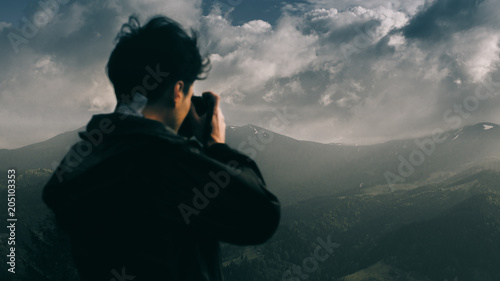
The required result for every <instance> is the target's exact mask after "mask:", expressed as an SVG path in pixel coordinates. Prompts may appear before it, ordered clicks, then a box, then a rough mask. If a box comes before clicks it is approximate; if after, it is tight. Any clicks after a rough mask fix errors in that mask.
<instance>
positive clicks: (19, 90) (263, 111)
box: [0, 0, 500, 148]
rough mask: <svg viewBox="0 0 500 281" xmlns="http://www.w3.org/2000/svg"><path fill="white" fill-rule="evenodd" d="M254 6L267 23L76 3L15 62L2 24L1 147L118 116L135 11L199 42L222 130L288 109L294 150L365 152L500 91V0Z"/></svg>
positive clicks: (158, 4)
mask: <svg viewBox="0 0 500 281" xmlns="http://www.w3.org/2000/svg"><path fill="white" fill-rule="evenodd" d="M262 1H263V2H266V12H263V11H260V10H259V9H248V7H249V5H252V3H253V2H250V1H243V2H241V3H239V4H238V5H234V6H232V7H229V8H228V7H225V8H224V7H223V8H224V9H211V6H210V5H212V4H214V2H215V1H205V2H203V3H202V1H201V0H189V1H174V0H171V1H165V0H162V1H160V0H150V1H132V0H128V1H98V0H93V1H71V2H69V3H68V4H67V5H62V6H61V7H60V9H59V11H58V13H57V15H56V16H55V17H53V18H52V19H51V20H50V21H49V22H47V23H46V24H45V25H43V27H41V28H39V30H38V31H37V32H36V34H35V35H34V36H32V37H31V38H29V40H28V42H27V43H22V44H21V45H20V48H19V49H20V51H19V53H18V54H16V53H15V52H14V50H13V48H12V45H11V43H10V42H9V40H8V37H7V35H8V34H9V33H16V34H22V30H21V29H22V27H23V21H22V20H21V19H20V21H19V23H20V25H16V23H13V24H8V23H0V35H1V36H2V38H3V39H2V40H0V48H1V50H3V52H1V53H0V61H2V65H3V66H4V67H3V68H2V69H0V102H1V103H2V107H1V108H0V118H1V119H0V126H1V128H2V131H5V132H7V133H6V134H2V135H1V136H0V147H7V148H12V147H18V146H21V145H26V144H30V143H33V142H35V141H40V140H43V139H46V138H48V137H50V136H53V135H56V134H57V133H60V132H62V131H67V130H72V129H75V128H78V127H80V126H82V125H84V124H85V123H86V122H87V121H88V119H89V118H90V116H91V115H92V114H96V113H100V112H109V111H111V110H112V109H113V107H114V104H115V98H114V94H113V91H112V88H111V86H110V84H109V82H108V81H107V78H106V76H105V73H104V66H105V64H106V62H107V59H108V56H109V54H110V52H111V50H112V48H113V39H114V37H115V36H116V33H117V31H118V29H119V27H120V25H121V24H122V23H124V22H125V21H126V20H127V17H128V16H129V15H130V14H131V13H133V12H136V13H138V14H139V15H140V16H141V19H142V20H143V21H144V20H145V19H146V18H147V17H149V16H152V15H155V14H165V15H167V16H171V17H173V18H174V19H175V20H178V21H179V22H181V24H183V25H184V26H185V27H186V28H189V27H193V28H195V29H196V30H198V31H199V35H200V47H201V49H202V52H203V53H205V54H207V55H208V56H210V59H211V61H212V70H211V72H210V73H209V78H208V79H207V80H205V81H198V82H196V84H195V92H196V93H197V94H200V93H201V92H203V91H205V90H212V91H214V92H216V93H219V94H221V96H222V98H223V103H222V107H223V111H224V113H225V116H226V120H227V122H228V123H230V124H231V125H244V124H248V123H253V124H256V125H260V126H262V127H266V128H269V129H271V128H272V125H271V121H272V120H273V118H275V116H276V110H286V111H287V112H288V113H289V114H291V115H293V116H294V118H291V120H289V122H287V123H286V126H283V127H282V128H281V129H280V131H279V132H280V133H283V134H286V135H289V136H292V137H295V138H298V139H307V140H313V141H321V142H332V141H334V140H342V141H343V142H346V143H359V144H367V143H374V142H382V141H386V140H390V139H395V138H407V137H417V136H422V135H425V134H429V133H430V132H431V131H432V130H433V129H434V128H436V127H439V128H443V129H449V128H450V125H451V124H450V123H449V122H447V121H446V120H445V118H444V117H443V114H444V113H445V112H447V111H448V110H450V108H451V109H453V108H454V105H458V104H462V105H463V103H464V100H466V99H467V98H468V97H469V96H471V94H473V93H474V92H475V89H476V88H477V87H478V85H481V83H483V82H484V81H486V80H487V79H493V80H494V81H500V75H499V73H500V71H499V64H500V61H499V51H500V50H499V40H500V36H499V35H497V34H499V30H500V24H499V19H498V17H497V14H498V12H499V10H500V3H499V2H498V1H475V0H469V1H466V0H456V1H451V0H434V1H424V0H420V1H402V0H390V1H381V0H366V1H365V0H364V1H361V0H355V1H347V0H340V1H326V0H309V1H287V2H286V3H282V2H280V1H277V0H276V1H267V0H266V1H264V0H262ZM202 4H203V5H202ZM39 10H40V8H39V7H38V6H36V5H35V6H32V7H30V8H29V9H27V12H26V15H25V16H26V18H27V19H29V20H31V21H33V18H34V15H35V14H36V13H37V12H38V11H39ZM498 106H500V100H499V98H498V97H495V98H491V99H489V100H487V101H481V102H480V104H479V105H478V109H477V110H475V111H474V112H470V116H469V117H467V118H463V122H462V125H466V124H471V123H475V122H481V121H491V122H497V123H500V115H499V114H498V112H497V111H498V110H497V108H498ZM285 108H286V109H285ZM9 120H15V122H12V121H9Z"/></svg>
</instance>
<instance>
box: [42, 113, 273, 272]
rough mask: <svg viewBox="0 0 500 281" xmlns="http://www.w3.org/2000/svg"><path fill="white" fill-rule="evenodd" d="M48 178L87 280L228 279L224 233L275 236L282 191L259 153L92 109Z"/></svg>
mask: <svg viewBox="0 0 500 281" xmlns="http://www.w3.org/2000/svg"><path fill="white" fill-rule="evenodd" d="M80 137H81V138H82V140H81V141H80V142H78V143H77V144H75V145H74V146H73V147H72V148H71V149H70V150H69V151H68V154H67V155H66V157H65V158H64V159H63V160H62V161H61V164H60V166H59V167H58V168H57V169H56V170H55V172H54V174H53V175H52V177H51V179H50V180H49V182H48V183H47V185H46V186H45V187H44V190H43V199H44V201H45V203H46V204H47V205H48V206H49V207H50V208H51V209H52V210H53V212H54V214H55V217H56V220H57V222H58V224H59V225H60V226H61V227H62V228H63V229H64V230H65V231H67V232H68V234H69V236H70V238H71V244H72V253H73V257H74V259H75V263H76V265H77V267H78V271H79V273H80V275H81V277H82V280H83V281H86V280H89V281H99V280H103V281H104V280H105V281H110V280H134V281H139V280H155V281H159V280H170V281H181V280H196V281H204V280H223V278H222V274H221V262H220V256H219V241H223V242H228V243H233V244H238V245H251V244H260V243H263V242H265V241H266V240H268V239H269V238H270V237H271V236H272V235H273V233H274V232H275V230H276V228H277V226H278V224H279V219H280V204H279V201H278V199H277V198H276V197H275V196H274V195H273V194H272V193H270V192H269V191H268V190H267V189H266V188H265V183H264V180H263V178H262V175H261V173H260V171H259V169H258V168H257V166H256V164H255V163H254V161H252V160H251V159H250V158H248V157H247V156H245V155H243V154H241V153H239V152H237V151H236V150H233V149H231V148H229V147H228V146H227V145H225V144H214V145H212V146H210V147H208V148H206V149H204V148H202V147H201V146H200V145H198V143H197V142H196V141H194V140H187V139H186V138H184V137H181V136H178V135H177V134H175V132H173V131H171V130H169V129H168V128H167V127H165V126H164V125H163V124H162V123H160V122H158V121H154V120H150V119H146V118H141V117H134V116H128V115H121V114H118V113H112V114H102V115H95V116H94V117H93V118H92V119H91V121H90V122H89V124H88V125H87V129H86V131H85V132H80Z"/></svg>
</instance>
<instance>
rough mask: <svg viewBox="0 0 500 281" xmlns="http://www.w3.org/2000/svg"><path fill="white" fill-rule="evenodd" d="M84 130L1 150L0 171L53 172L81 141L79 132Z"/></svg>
mask: <svg viewBox="0 0 500 281" xmlns="http://www.w3.org/2000/svg"><path fill="white" fill-rule="evenodd" d="M82 130H85V127H82V128H79V129H77V130H74V131H70V132H65V133H62V134H59V135H57V136H55V137H53V138H50V139H48V140H46V141H42V142H39V143H35V144H31V145H27V146H24V147H21V148H17V149H1V150H0V159H1V161H0V170H6V169H9V168H16V169H19V170H22V171H25V170H29V169H39V168H43V169H52V170H53V169H55V167H54V165H56V163H58V162H59V161H61V159H62V158H63V157H64V155H65V154H66V152H67V151H68V150H69V148H70V147H71V145H73V144H74V143H76V142H77V141H78V140H79V137H78V132H79V131H82ZM56 167H57V166H56Z"/></svg>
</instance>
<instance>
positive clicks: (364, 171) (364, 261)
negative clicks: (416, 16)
mask: <svg viewBox="0 0 500 281" xmlns="http://www.w3.org/2000/svg"><path fill="white" fill-rule="evenodd" d="M82 129H83V128H80V129H78V130H75V131H72V132H67V133H64V134H61V135H58V136H56V137H54V138H51V139H49V140H47V141H44V142H41V143H37V144H33V145H29V146H26V147H22V148H19V149H14V150H0V157H1V158H0V159H2V161H1V163H0V166H2V168H4V167H14V168H16V169H17V173H16V174H17V176H16V180H17V183H18V187H17V188H16V198H18V199H19V200H17V201H16V204H17V205H16V208H18V209H19V210H22V212H21V211H19V212H18V219H19V222H20V223H19V227H18V229H17V230H16V238H17V239H18V240H17V241H20V245H19V246H18V249H19V253H20V256H22V257H23V258H24V259H23V260H22V262H20V264H19V268H18V269H19V271H20V272H23V273H24V276H30V277H29V278H27V277H26V278H25V279H23V277H24V276H23V277H18V280H33V279H37V280H38V279H40V278H42V277H40V276H45V277H43V278H46V276H51V278H50V280H66V279H67V278H66V279H65V277H64V276H74V274H75V272H74V270H72V268H74V267H73V265H71V263H70V261H71V257H70V256H69V255H67V254H65V253H67V247H68V246H67V241H66V242H64V241H65V240H64V238H63V237H64V235H62V234H61V233H59V232H58V230H57V229H55V228H54V226H53V218H51V216H50V215H49V212H48V210H47V208H46V206H45V205H44V204H43V202H42V201H41V189H42V187H43V185H44V184H45V182H46V181H47V180H48V178H49V177H50V175H51V173H52V171H51V169H53V166H52V165H53V163H54V162H57V161H59V160H60V159H62V157H63V156H64V154H65V153H66V149H67V148H68V147H69V146H71V145H72V144H74V143H75V142H76V141H77V140H78V137H77V132H78V131H81V130H82ZM226 137H227V142H228V143H229V144H230V145H231V146H232V147H234V148H236V149H239V150H240V151H242V152H244V153H246V154H248V155H249V156H250V157H252V158H254V159H255V161H256V162H257V163H258V165H259V167H260V169H261V171H262V173H263V174H264V177H265V179H266V182H267V184H268V186H269V188H270V189H271V190H272V191H273V192H275V193H276V194H277V195H278V197H279V198H280V200H281V201H282V203H283V208H282V220H281V225H280V227H279V229H278V231H277V233H276V234H275V235H274V237H273V238H272V239H271V240H270V241H268V242H267V243H265V244H263V245H256V246H250V247H236V246H233V245H227V244H223V245H222V256H223V265H224V268H223V270H224V274H225V276H226V279H227V280H235V281H252V280H255V281H267V280H277V279H281V280H295V281H296V280H305V279H308V280H310V281H315V280H317V281H325V280H344V281H366V280H371V281H373V280H379V281H382V280H384V281H392V280H394V281H398V280H408V281H412V280H419V281H430V280H440V281H441V280H445V279H447V280H455V279H457V278H458V280H478V281H479V280H481V281H483V280H499V279H500V272H499V271H498V269H497V267H496V265H497V264H498V263H499V262H500V257H499V255H498V253H500V251H499V250H500V207H499V206H500V149H499V143H500V142H499V140H500V127H499V126H498V125H496V124H491V123H480V124H476V125H474V126H467V127H464V128H461V129H457V130H452V131H448V132H445V133H443V134H442V135H441V136H439V138H436V137H435V138H434V139H433V138H432V136H429V137H422V138H419V139H408V140H395V141H390V142H386V143H382V144H377V145H369V146H350V145H339V144H320V143H315V142H309V141H298V140H295V139H292V138H289V137H286V136H283V135H280V134H277V133H275V132H272V131H269V130H266V129H263V128H260V127H257V126H254V125H247V126H241V127H235V126H228V128H227V132H226ZM419 154H421V155H423V159H421V160H422V161H421V162H422V163H419V162H416V160H418V159H417V158H416V157H417V156H418V155H419ZM412 157H413V158H412ZM408 163H409V164H408ZM417 164H418V165H417ZM409 165H412V166H413V169H414V170H413V172H411V173H410V172H409V171H410V168H411V167H410V166H409ZM400 167H403V168H402V170H401V171H399V168H400ZM388 172H390V173H393V174H394V175H396V176H399V177H401V178H402V179H403V181H394V182H392V183H391V185H392V186H391V185H389V184H388V182H387V179H386V177H385V174H387V173H388ZM404 172H407V173H404ZM3 177H5V175H0V178H2V181H0V192H6V186H5V182H6V181H4V180H3ZM6 212H7V210H6V208H5V209H4V208H1V209H0V218H2V219H4V218H6V216H7V213H6ZM5 238H6V237H5V235H1V234H0V240H2V241H3V239H5ZM325 241H326V242H325ZM328 241H329V242H328ZM63 242H64V243H63ZM325 243H326V244H327V245H330V248H326V250H325V251H326V252H325V251H323V250H321V251H320V253H321V255H323V257H324V259H323V258H321V257H320V259H318V258H316V257H315V256H314V253H315V250H316V249H317V247H318V246H321V245H325ZM4 248H5V244H4V243H0V251H2V252H4V251H6V249H4ZM326 254H328V257H326ZM42 257H43V258H42ZM54 262H58V263H59V264H62V265H64V266H65V267H64V268H65V269H66V271H64V272H60V271H59V270H54V267H53V264H54ZM297 270H300V271H297ZM5 272H6V265H3V264H2V265H0V279H2V280H3V275H2V274H4V273H5ZM42 273H43V274H42ZM65 274H66V275H65ZM306 275H307V277H306ZM19 276H21V275H19ZM57 276H59V277H57ZM6 278H10V277H6ZM72 280H74V278H72Z"/></svg>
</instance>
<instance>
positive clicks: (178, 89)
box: [174, 80, 185, 105]
mask: <svg viewBox="0 0 500 281" xmlns="http://www.w3.org/2000/svg"><path fill="white" fill-rule="evenodd" d="M184 86H185V85H184V82H183V81H181V80H179V81H177V82H176V83H175V86H174V103H175V105H177V104H178V103H179V102H180V101H181V100H182V99H183V98H184Z"/></svg>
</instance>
